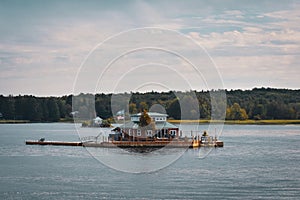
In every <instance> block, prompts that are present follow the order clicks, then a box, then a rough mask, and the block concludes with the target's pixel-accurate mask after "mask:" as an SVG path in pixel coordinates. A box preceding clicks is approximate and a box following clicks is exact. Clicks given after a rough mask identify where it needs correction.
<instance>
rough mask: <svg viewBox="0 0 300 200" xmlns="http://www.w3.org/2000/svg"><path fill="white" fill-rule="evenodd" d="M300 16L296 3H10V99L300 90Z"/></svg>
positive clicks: (4, 66) (6, 45) (5, 25)
mask: <svg viewBox="0 0 300 200" xmlns="http://www.w3.org/2000/svg"><path fill="white" fill-rule="evenodd" d="M299 10H300V1H291V0H286V1H271V0H253V1H240V0H227V1H224V0H222V1H221V0H218V1H216V0H203V1H197V0H195V1H171V0H170V1H163V0H162V1H122V0H112V1H96V0H95V1H92V0H87V1H76V0H73V1H71V0H59V1H58V0H53V1H37V0H27V1H21V0H19V1H16V0H0V94H2V95H9V94H12V95H19V94H21V95H25V94H26V95H36V96H50V95H51V96H62V95H68V94H72V93H74V92H94V93H95V92H96V93H100V92H105V93H110V92H130V91H148V90H150V91H151V90H158V91H160V90H162V91H163V90H189V89H192V90H202V89H204V90H206V89H251V88H254V87H272V88H289V89H299V86H300V79H299V74H300V59H299V57H300V12H299ZM145 27H147V28H146V31H143V28H145ZM149 27H152V28H153V29H154V31H153V29H152V28H150V29H149ZM157 30H161V31H157ZM192 43H193V44H192ZM161 45H162V46H161ZM163 45H165V46H163ZM196 46H198V47H199V48H198V49H197V47H196ZM149 47H151V48H149ZM161 47H163V48H161ZM134 48H137V49H138V50H135V51H132V50H133V49H134ZM141 48H143V49H141ZM124 52H125V54H124ZM181 55H184V56H181ZM116 57H118V59H116V60H115V61H114V62H112V60H114V59H115V58H116ZM200 58H201V59H200ZM202 58H203V59H202ZM189 61H192V62H189ZM192 64H195V67H194V68H193V67H191V66H193V65H192ZM200 66H201V67H200ZM203 66H205V67H203ZM197 70H198V71H197ZM195 72H199V73H198V76H196V75H195V74H197V73H195ZM91 80H93V81H91ZM197 80H198V82H197ZM143 81H144V82H143ZM214 82H218V84H214Z"/></svg>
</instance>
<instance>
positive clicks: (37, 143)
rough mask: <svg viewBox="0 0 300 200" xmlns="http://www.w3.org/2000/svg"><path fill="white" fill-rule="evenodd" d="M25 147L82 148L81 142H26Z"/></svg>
mask: <svg viewBox="0 0 300 200" xmlns="http://www.w3.org/2000/svg"><path fill="white" fill-rule="evenodd" d="M25 143H26V144H27V145H55V146H83V145H82V144H83V143H82V142H64V141H40V140H26V141H25Z"/></svg>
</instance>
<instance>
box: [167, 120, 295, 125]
mask: <svg viewBox="0 0 300 200" xmlns="http://www.w3.org/2000/svg"><path fill="white" fill-rule="evenodd" d="M168 122H170V123H175V124H176V123H183V124H193V123H199V124H209V123H213V124H221V123H224V124H232V125H286V124H300V120H299V119H291V120H290V119H266V120H250V119H249V120H225V121H222V120H208V119H207V120H205V119H204V120H203V119H200V120H168Z"/></svg>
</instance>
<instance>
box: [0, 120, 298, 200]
mask: <svg viewBox="0 0 300 200" xmlns="http://www.w3.org/2000/svg"><path fill="white" fill-rule="evenodd" d="M191 128H193V127H191ZM201 128H203V127H200V129H201ZM41 137H46V139H48V140H66V141H77V140H78V135H77V133H76V130H75V128H74V125H73V124H19V125H0V141H1V144H0V199H217V198H222V199H299V196H300V167H299V165H300V126H281V125H279V126H277V125H274V126H267V125H265V126H256V125H249V126H247V125H242V126H240V125H226V126H225V127H224V130H223V134H222V136H221V139H222V140H223V141H224V143H225V147H224V148H219V149H214V150H213V151H212V152H211V153H210V154H209V155H208V156H206V157H205V158H199V154H201V151H202V152H203V151H204V149H202V150H201V149H200V151H199V150H193V149H189V150H187V151H186V152H185V153H184V154H183V156H182V157H181V158H180V159H178V160H177V161H176V162H174V163H173V164H171V165H169V166H168V167H166V168H163V169H162V170H158V171H155V172H152V173H141V174H132V173H123V172H120V171H116V170H114V169H111V168H108V167H106V166H104V165H103V164H101V163H100V162H99V161H98V160H96V159H94V158H93V157H92V156H91V155H90V154H89V152H87V151H86V149H84V148H82V147H54V146H26V145H25V144H24V140H26V139H39V138H41Z"/></svg>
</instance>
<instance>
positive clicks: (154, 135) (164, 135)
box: [112, 111, 180, 141]
mask: <svg viewBox="0 0 300 200" xmlns="http://www.w3.org/2000/svg"><path fill="white" fill-rule="evenodd" d="M167 117H168V115H167V114H162V113H156V112H146V111H144V112H142V113H137V114H133V115H131V116H130V121H129V122H126V123H124V124H123V125H121V126H120V127H119V128H117V129H115V132H116V133H115V134H112V135H113V137H114V138H112V139H113V140H122V141H149V140H171V139H173V138H178V137H179V135H180V133H179V128H178V127H177V126H175V125H173V124H171V123H169V122H167ZM144 118H148V122H145V123H143V122H142V119H144ZM146 121H147V119H146Z"/></svg>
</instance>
